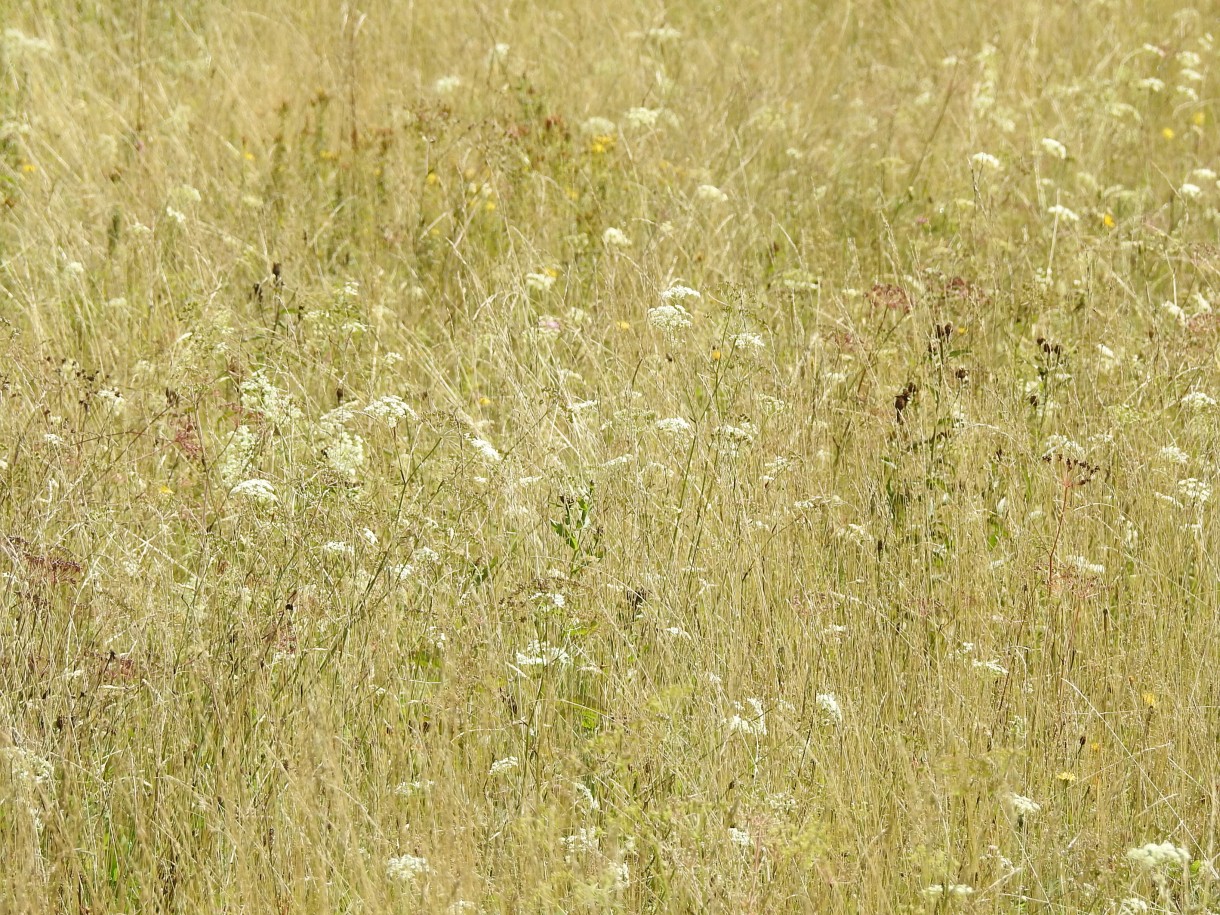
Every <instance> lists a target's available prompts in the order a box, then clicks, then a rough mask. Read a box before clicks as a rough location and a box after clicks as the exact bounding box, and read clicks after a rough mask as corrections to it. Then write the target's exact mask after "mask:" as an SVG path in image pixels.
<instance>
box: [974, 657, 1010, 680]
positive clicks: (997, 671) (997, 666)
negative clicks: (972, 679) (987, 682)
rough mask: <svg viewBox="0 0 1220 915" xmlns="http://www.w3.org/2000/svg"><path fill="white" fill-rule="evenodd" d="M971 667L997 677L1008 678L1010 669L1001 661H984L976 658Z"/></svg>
mask: <svg viewBox="0 0 1220 915" xmlns="http://www.w3.org/2000/svg"><path fill="white" fill-rule="evenodd" d="M970 666H971V667H973V668H974V669H975V670H981V671H984V672H986V673H989V674H991V675H993V676H996V677H1006V676H1008V668H1007V667H1005V666H1004V665H1003V664H1001V663H1000V662H999V661H982V660H979V659H978V658H975V659H974V660H972V661H971V662H970Z"/></svg>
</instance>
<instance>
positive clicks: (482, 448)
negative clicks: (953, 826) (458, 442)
mask: <svg viewBox="0 0 1220 915" xmlns="http://www.w3.org/2000/svg"><path fill="white" fill-rule="evenodd" d="M466 441H468V442H470V444H471V446H472V447H473V448H474V450H475V451H477V452H479V455H480V456H481V457H482V458H483V460H485V461H486V462H487V463H489V464H495V463H496V462H498V461H500V460H501V455H500V452H499V451H497V450H496V447H495V445H493V444H492V443H491V442H489V441H487V439H484V438H476V437H475V436H473V435H468V436H466Z"/></svg>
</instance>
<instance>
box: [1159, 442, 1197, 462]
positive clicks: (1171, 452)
mask: <svg viewBox="0 0 1220 915" xmlns="http://www.w3.org/2000/svg"><path fill="white" fill-rule="evenodd" d="M1157 455H1158V457H1160V459H1161V460H1162V461H1165V462H1166V463H1169V464H1189V463H1190V455H1189V454H1187V453H1186V452H1185V451H1183V450H1182V449H1181V448H1179V447H1178V446H1177V445H1166V446H1165V447H1164V448H1162V449H1161V450H1160V451H1159V452H1157Z"/></svg>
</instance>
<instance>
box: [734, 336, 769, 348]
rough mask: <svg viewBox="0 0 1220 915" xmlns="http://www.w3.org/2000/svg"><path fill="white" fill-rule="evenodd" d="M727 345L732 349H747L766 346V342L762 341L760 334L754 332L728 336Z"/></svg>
mask: <svg viewBox="0 0 1220 915" xmlns="http://www.w3.org/2000/svg"><path fill="white" fill-rule="evenodd" d="M729 345H730V346H732V347H733V348H734V349H739V350H747V351H748V350H760V349H766V348H767V344H766V342H764V340H763V338H762V336H761V335H760V334H754V333H741V334H734V335H733V336H731V337H729Z"/></svg>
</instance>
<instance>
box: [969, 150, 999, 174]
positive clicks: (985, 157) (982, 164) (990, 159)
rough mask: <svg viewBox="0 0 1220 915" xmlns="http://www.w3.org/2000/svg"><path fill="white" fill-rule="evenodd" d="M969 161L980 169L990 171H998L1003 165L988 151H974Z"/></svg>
mask: <svg viewBox="0 0 1220 915" xmlns="http://www.w3.org/2000/svg"><path fill="white" fill-rule="evenodd" d="M970 161H971V162H973V163H974V164H975V166H977V167H978V168H980V169H990V170H991V171H993V172H995V171H999V170H1000V169H1001V168H1002V167H1003V166H1002V165H1001V163H1000V160H999V159H997V158H996V157H995V156H993V155H992V154H991V153H988V152H976V153H975V154H974V155H973V156H971V157H970Z"/></svg>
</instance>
